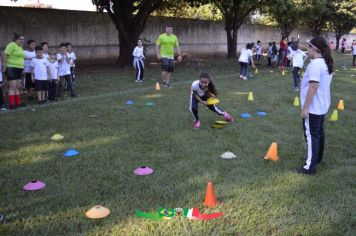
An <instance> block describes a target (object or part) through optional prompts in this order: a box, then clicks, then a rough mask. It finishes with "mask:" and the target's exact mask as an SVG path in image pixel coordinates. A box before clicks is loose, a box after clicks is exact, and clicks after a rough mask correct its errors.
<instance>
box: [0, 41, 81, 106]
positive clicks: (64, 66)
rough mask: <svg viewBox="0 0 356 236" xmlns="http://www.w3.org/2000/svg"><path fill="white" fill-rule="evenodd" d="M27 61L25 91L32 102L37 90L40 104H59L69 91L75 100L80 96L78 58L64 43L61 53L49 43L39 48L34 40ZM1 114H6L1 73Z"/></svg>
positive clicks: (26, 54) (23, 85) (23, 87)
mask: <svg viewBox="0 0 356 236" xmlns="http://www.w3.org/2000/svg"><path fill="white" fill-rule="evenodd" d="M0 58H1V57H0ZM23 58H24V65H23V75H24V78H23V83H22V86H21V87H22V89H25V90H26V91H27V97H28V99H30V98H31V93H32V90H33V89H35V91H36V97H37V102H38V104H43V103H46V102H47V101H49V102H53V101H56V100H57V98H58V97H61V95H62V93H63V92H64V90H69V91H70V93H71V96H72V97H76V96H77V95H76V91H75V85H76V77H75V61H76V56H75V53H74V52H73V50H72V45H71V44H70V43H61V44H60V45H59V52H58V53H57V52H56V51H55V50H54V49H51V50H49V47H48V43H47V42H42V43H41V44H40V45H38V46H36V43H35V41H34V40H28V41H27V45H26V49H25V50H24V55H23ZM0 68H1V60H0ZM9 107H10V108H12V107H13V106H11V105H10V106H9ZM0 110H1V111H4V110H6V108H5V106H4V99H3V78H2V73H0Z"/></svg>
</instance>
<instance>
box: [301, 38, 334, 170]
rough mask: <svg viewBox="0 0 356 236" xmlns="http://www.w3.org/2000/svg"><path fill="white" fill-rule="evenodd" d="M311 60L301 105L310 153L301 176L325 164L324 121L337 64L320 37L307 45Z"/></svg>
mask: <svg viewBox="0 0 356 236" xmlns="http://www.w3.org/2000/svg"><path fill="white" fill-rule="evenodd" d="M308 56H309V57H310V58H311V61H310V63H309V65H308V67H307V69H306V71H305V74H304V77H303V80H302V83H301V88H300V101H301V105H302V111H301V113H300V116H301V117H302V118H303V128H304V136H305V140H306V142H307V147H308V153H307V156H306V161H305V164H304V166H303V167H301V168H299V169H297V172H298V173H301V174H310V175H313V174H315V172H316V166H317V165H318V164H320V163H321V162H322V160H323V153H324V140H325V138H324V137H325V136H324V118H325V114H326V113H327V112H328V110H329V107H330V100H331V99H330V83H331V80H332V77H333V72H334V69H333V66H334V60H333V58H332V55H331V50H330V48H329V46H328V42H327V41H326V40H325V39H324V38H323V37H320V36H317V37H315V38H313V39H312V40H310V41H309V42H308Z"/></svg>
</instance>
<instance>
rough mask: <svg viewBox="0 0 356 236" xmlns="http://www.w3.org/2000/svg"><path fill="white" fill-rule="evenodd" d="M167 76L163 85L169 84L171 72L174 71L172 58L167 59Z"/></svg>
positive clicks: (167, 85)
mask: <svg viewBox="0 0 356 236" xmlns="http://www.w3.org/2000/svg"><path fill="white" fill-rule="evenodd" d="M167 72H168V73H167V77H166V85H165V87H169V86H170V79H171V73H172V72H174V59H168V68H167Z"/></svg>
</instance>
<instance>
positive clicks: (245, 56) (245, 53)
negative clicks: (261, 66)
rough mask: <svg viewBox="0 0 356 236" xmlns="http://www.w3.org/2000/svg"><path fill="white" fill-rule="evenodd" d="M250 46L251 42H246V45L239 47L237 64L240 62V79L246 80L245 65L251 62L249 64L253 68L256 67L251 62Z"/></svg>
mask: <svg viewBox="0 0 356 236" xmlns="http://www.w3.org/2000/svg"><path fill="white" fill-rule="evenodd" d="M251 49H252V47H251V44H250V43H248V44H247V45H246V47H244V48H243V49H241V54H240V57H239V64H240V79H242V80H247V78H246V75H247V67H248V64H249V62H251V65H252V67H253V68H256V67H255V65H254V63H253V57H252V56H253V52H252V50H251Z"/></svg>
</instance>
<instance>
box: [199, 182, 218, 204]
mask: <svg viewBox="0 0 356 236" xmlns="http://www.w3.org/2000/svg"><path fill="white" fill-rule="evenodd" d="M218 204H219V202H218V200H217V199H216V195H215V191H214V185H213V183H212V182H210V181H209V182H208V186H207V187H206V193H205V200H204V203H203V205H204V206H207V207H214V206H217V205H218Z"/></svg>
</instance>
